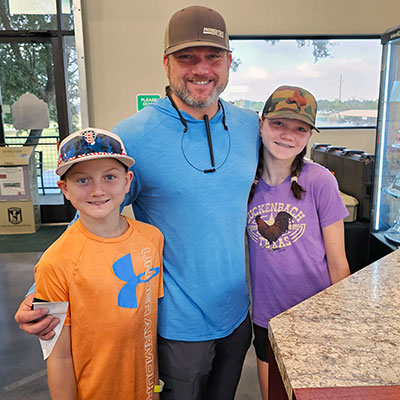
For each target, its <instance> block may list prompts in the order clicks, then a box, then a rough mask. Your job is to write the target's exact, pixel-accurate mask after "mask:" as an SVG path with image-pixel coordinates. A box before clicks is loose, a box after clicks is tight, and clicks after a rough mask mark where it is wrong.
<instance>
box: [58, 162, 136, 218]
mask: <svg viewBox="0 0 400 400" xmlns="http://www.w3.org/2000/svg"><path fill="white" fill-rule="evenodd" d="M132 178H133V173H132V172H131V171H128V172H126V171H125V168H124V166H123V165H122V164H121V163H120V162H119V161H117V160H115V159H113V158H100V159H97V160H88V161H82V162H79V163H76V164H75V165H73V166H72V167H71V168H70V169H69V170H68V171H67V173H66V177H65V180H62V181H58V182H57V185H58V187H59V188H60V189H61V190H62V192H63V193H64V195H65V197H66V198H67V199H68V200H69V201H70V202H71V203H72V205H73V206H74V207H75V208H76V209H77V210H79V212H80V215H81V218H86V219H88V218H89V219H93V220H100V219H104V220H105V218H107V217H109V218H113V217H118V215H119V213H120V205H121V203H122V201H123V200H124V197H125V194H126V193H127V192H128V191H129V187H130V184H131V181H132Z"/></svg>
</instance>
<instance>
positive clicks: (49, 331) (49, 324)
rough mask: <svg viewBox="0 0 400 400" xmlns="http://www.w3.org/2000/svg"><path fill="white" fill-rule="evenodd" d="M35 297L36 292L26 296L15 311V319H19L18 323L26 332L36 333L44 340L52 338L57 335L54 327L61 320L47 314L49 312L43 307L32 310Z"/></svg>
mask: <svg viewBox="0 0 400 400" xmlns="http://www.w3.org/2000/svg"><path fill="white" fill-rule="evenodd" d="M34 297H35V295H34V294H30V295H29V296H26V297H25V299H24V301H23V302H22V303H21V305H20V306H19V308H18V310H17V312H16V313H15V316H14V318H15V321H17V324H18V325H19V327H20V328H21V329H22V330H23V331H24V332H26V333H29V334H30V335H36V336H38V337H39V338H40V339H43V340H49V339H52V338H53V336H54V335H55V332H54V331H53V329H54V327H56V326H57V325H58V323H59V322H60V320H59V319H58V318H54V317H53V316H51V315H47V316H46V314H48V312H49V311H48V310H47V309H44V308H42V309H38V310H31V306H32V300H33V298H34ZM43 316H45V317H44V318H43V319H42V320H40V321H39V322H34V321H36V320H38V319H40V318H42V317H43Z"/></svg>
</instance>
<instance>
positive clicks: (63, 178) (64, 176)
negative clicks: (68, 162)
mask: <svg viewBox="0 0 400 400" xmlns="http://www.w3.org/2000/svg"><path fill="white" fill-rule="evenodd" d="M117 161H118V162H119V163H120V164H121V165H122V166H123V167H124V168H125V172H128V170H129V168H128V167H127V166H126V165H125V164H124V163H122V162H121V161H119V160H117ZM68 172H69V169H68V170H67V172H65V173H64V174H63V175H61V176H60V181H65V179H66V178H67V175H68Z"/></svg>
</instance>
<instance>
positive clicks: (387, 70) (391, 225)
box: [371, 26, 400, 250]
mask: <svg viewBox="0 0 400 400" xmlns="http://www.w3.org/2000/svg"><path fill="white" fill-rule="evenodd" d="M382 45H383V54H382V69H381V85H380V94H379V108H378V130H377V138H376V167H375V179H374V198H373V206H372V218H371V223H372V226H371V232H372V234H373V235H374V236H375V237H376V238H377V239H379V240H380V241H381V242H383V243H385V244H386V245H387V246H388V247H390V248H392V249H393V250H394V249H397V248H398V247H400V26H398V27H397V28H393V29H391V30H389V31H387V32H385V33H384V34H383V35H382Z"/></svg>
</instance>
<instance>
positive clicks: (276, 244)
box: [247, 211, 305, 251]
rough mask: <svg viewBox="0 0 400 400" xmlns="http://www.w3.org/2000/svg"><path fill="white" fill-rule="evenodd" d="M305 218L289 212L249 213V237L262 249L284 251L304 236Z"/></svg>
mask: <svg viewBox="0 0 400 400" xmlns="http://www.w3.org/2000/svg"><path fill="white" fill-rule="evenodd" d="M299 216H300V217H299ZM303 216H304V214H302V215H301V214H299V213H297V214H296V213H295V212H294V213H293V214H291V213H290V212H287V211H278V212H277V213H274V212H268V213H265V212H261V213H259V214H254V213H251V212H249V215H248V225H247V231H248V233H249V237H250V238H251V239H252V240H253V241H255V242H256V243H258V244H259V246H260V247H262V248H265V249H269V250H271V251H273V250H278V249H283V248H285V247H287V246H290V245H292V244H293V243H294V242H296V241H297V240H298V239H299V238H300V237H301V236H302V235H303V233H304V231H305V224H304V223H300V220H301V219H302V218H303Z"/></svg>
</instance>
